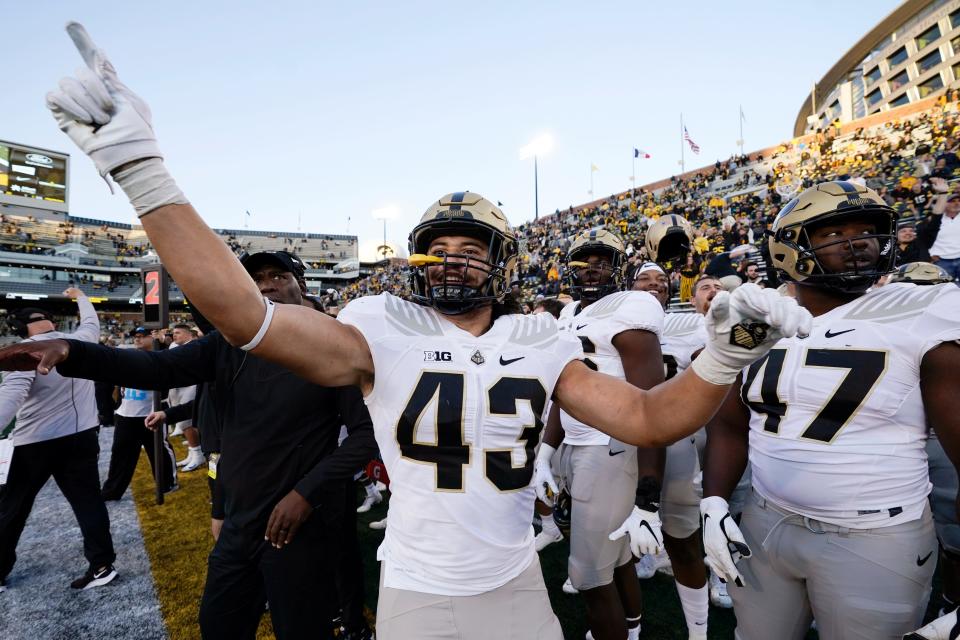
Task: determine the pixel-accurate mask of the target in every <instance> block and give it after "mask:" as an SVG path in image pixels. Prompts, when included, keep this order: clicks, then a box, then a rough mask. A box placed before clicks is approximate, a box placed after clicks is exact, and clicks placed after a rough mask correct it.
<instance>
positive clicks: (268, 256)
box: [240, 251, 306, 279]
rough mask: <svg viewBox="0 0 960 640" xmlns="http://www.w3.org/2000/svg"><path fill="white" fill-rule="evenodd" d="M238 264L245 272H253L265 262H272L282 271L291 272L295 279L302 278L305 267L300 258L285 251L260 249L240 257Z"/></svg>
mask: <svg viewBox="0 0 960 640" xmlns="http://www.w3.org/2000/svg"><path fill="white" fill-rule="evenodd" d="M240 264H242V265H243V268H244V269H246V270H247V273H253V272H254V271H256V270H257V269H259V268H260V267H262V266H264V265H266V264H272V265H274V266H277V267H280V268H281V269H283V270H284V271H287V272H289V273H292V274H293V276H294V277H295V278H297V279H300V278H303V275H304V272H305V271H306V267H305V266H304V265H303V263H302V262H301V261H300V258H297V257H296V256H293V255H290V254H289V253H287V252H286V251H261V252H259V253H251V254H248V255H246V256H244V257H243V258H241V259H240Z"/></svg>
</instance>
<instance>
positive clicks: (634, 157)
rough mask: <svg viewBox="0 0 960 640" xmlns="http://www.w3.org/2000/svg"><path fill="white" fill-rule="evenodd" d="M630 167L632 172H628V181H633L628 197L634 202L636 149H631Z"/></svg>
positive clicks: (635, 190) (635, 192)
mask: <svg viewBox="0 0 960 640" xmlns="http://www.w3.org/2000/svg"><path fill="white" fill-rule="evenodd" d="M630 162H631V164H630V168H631V169H633V172H632V173H631V174H630V182H631V183H633V188H632V189H631V192H630V198H631V199H632V200H633V201H634V202H636V201H637V150H636V149H634V150H633V154H632V155H631V158H630Z"/></svg>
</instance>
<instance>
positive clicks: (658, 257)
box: [645, 213, 693, 264]
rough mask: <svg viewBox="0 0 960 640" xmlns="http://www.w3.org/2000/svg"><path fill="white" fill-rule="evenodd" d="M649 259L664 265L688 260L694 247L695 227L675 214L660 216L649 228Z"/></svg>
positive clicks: (647, 243) (647, 240) (647, 239)
mask: <svg viewBox="0 0 960 640" xmlns="http://www.w3.org/2000/svg"><path fill="white" fill-rule="evenodd" d="M645 244H646V246H647V257H648V258H649V259H650V260H652V261H653V262H656V263H659V264H664V263H666V262H670V261H671V260H677V259H681V258H686V256H687V253H689V252H690V248H691V247H692V246H693V225H691V224H690V223H689V222H688V221H687V219H686V218H684V217H683V216H679V215H677V214H675V213H668V214H666V215H662V216H660V217H659V218H658V219H657V220H656V221H655V222H653V223H651V224H650V226H649V227H647V238H646V242H645Z"/></svg>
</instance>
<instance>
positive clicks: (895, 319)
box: [741, 283, 960, 528]
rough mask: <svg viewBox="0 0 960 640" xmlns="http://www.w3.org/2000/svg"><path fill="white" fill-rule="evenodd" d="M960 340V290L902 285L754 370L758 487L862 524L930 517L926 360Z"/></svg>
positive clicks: (779, 350)
mask: <svg viewBox="0 0 960 640" xmlns="http://www.w3.org/2000/svg"><path fill="white" fill-rule="evenodd" d="M957 339H960V288H958V287H957V286H956V285H953V284H942V285H935V286H917V285H913V284H902V283H898V284H891V285H887V286H885V287H881V288H879V289H876V290H874V291H871V292H869V293H867V294H865V295H863V296H861V297H860V298H857V299H856V300H854V301H852V302H849V303H847V304H845V305H843V306H840V307H837V308H836V309H834V310H832V311H830V312H829V313H826V314H823V315H821V316H818V317H816V318H814V321H813V332H812V333H811V334H810V336H809V337H807V338H805V339H802V340H801V339H798V338H785V339H782V340H780V341H779V342H778V343H777V344H776V346H775V347H774V348H773V349H772V350H771V351H770V353H769V354H768V355H767V357H765V358H764V359H761V360H759V361H757V362H755V363H754V364H753V365H751V366H750V367H748V368H747V369H745V370H744V376H745V377H744V382H743V385H742V387H741V399H742V400H743V402H744V403H745V404H746V405H747V406H749V407H750V454H749V456H750V465H751V468H752V470H753V485H754V488H755V489H756V490H757V492H758V493H760V494H761V495H763V496H764V497H766V498H768V499H770V500H772V501H773V502H774V503H777V504H779V505H781V506H783V507H785V508H787V509H789V510H791V511H795V512H797V513H800V514H802V515H805V516H808V517H810V518H814V519H817V520H822V521H824V522H829V523H832V524H836V525H839V526H847V527H851V528H875V527H884V526H893V525H897V524H901V523H903V522H907V521H910V520H914V519H916V518H919V517H920V515H921V513H922V511H923V508H924V505H925V503H926V500H927V494H928V493H929V490H930V483H929V477H928V476H929V474H928V471H927V457H926V453H925V450H924V445H925V442H926V433H927V424H926V418H925V412H924V407H923V399H922V397H921V395H920V362H921V360H922V359H923V356H924V354H925V353H926V352H927V351H929V350H930V349H932V348H934V347H936V346H937V345H939V344H940V343H942V342H948V341H952V340H957Z"/></svg>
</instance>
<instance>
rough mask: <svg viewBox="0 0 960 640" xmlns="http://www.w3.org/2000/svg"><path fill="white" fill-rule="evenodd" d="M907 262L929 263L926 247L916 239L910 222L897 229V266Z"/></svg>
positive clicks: (914, 227) (921, 241)
mask: <svg viewBox="0 0 960 640" xmlns="http://www.w3.org/2000/svg"><path fill="white" fill-rule="evenodd" d="M908 262H930V252H929V250H928V245H927V243H926V242H924V241H923V240H920V239H919V238H918V236H917V228H916V226H915V225H914V224H913V222H912V221H908V222H906V223H904V224H901V225H900V226H898V227H897V264H898V265H901V264H907V263H908Z"/></svg>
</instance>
